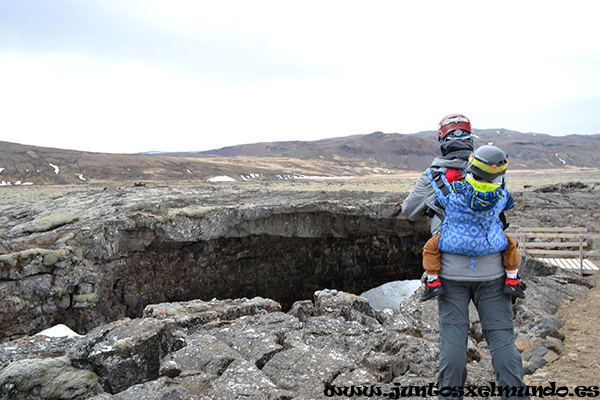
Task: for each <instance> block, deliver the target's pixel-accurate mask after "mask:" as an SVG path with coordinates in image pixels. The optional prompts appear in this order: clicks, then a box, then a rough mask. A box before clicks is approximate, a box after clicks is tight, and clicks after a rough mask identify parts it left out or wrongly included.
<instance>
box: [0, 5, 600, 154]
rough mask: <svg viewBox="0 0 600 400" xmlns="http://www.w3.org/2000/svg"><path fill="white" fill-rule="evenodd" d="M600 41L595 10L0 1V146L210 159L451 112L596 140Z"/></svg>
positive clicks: (407, 124) (410, 125)
mask: <svg viewBox="0 0 600 400" xmlns="http://www.w3.org/2000/svg"><path fill="white" fill-rule="evenodd" d="M598 38H600V24H598V22H597V2H595V1H593V0H589V1H578V0H573V1H569V2H566V1H564V0H561V1H553V0H551V1H548V0H545V1H529V0H518V1H502V2H492V1H481V0H477V1H446V0H444V1H414V0H413V1H400V0H395V1H378V0H369V1H366V0H363V1H352V0H342V1H332V0H315V1H312V0H304V1H288V0H274V1H264V0H242V1H237V0H236V1H233V0H206V1H204V0H168V1H167V0H162V1H158V0H0V140H4V141H10V142H17V143H23V144H30V145H37V146H50V147H58V148H65V149H75V150H86V151H101V152H112V153H117V152H124V153H134V152H142V151H199V150H208V149H216V148H220V147H224V146H229V145H235V144H244V143H254V142H260V141H282V140H317V139H323V138H329V137H337V136H348V135H354V134H367V133H371V132H374V131H383V132H386V133H415V132H419V131H425V130H435V129H437V124H438V122H439V120H440V119H441V118H442V117H443V116H444V115H446V114H449V113H453V112H461V113H464V114H466V115H467V116H468V117H469V118H470V119H471V122H472V124H473V127H474V128H480V129H485V128H506V129H512V130H517V131H521V132H537V133H549V134H552V135H565V134H571V133H579V134H593V133H600V44H599V42H598ZM432 140H435V139H434V138H432Z"/></svg>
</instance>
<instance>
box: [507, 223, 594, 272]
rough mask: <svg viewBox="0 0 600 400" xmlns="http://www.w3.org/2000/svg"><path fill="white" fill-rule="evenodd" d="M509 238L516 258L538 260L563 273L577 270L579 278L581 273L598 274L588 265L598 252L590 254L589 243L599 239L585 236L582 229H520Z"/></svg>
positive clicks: (586, 234)
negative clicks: (552, 265) (546, 262)
mask: <svg viewBox="0 0 600 400" xmlns="http://www.w3.org/2000/svg"><path fill="white" fill-rule="evenodd" d="M512 236H513V238H514V239H515V240H516V241H517V248H518V249H519V253H520V254H527V255H530V256H533V257H535V258H540V259H543V260H544V261H549V262H551V263H552V264H554V265H558V266H561V267H563V268H567V269H575V268H576V267H577V266H578V267H579V268H578V269H579V273H580V274H581V275H583V273H584V271H585V272H588V273H596V272H598V266H597V265H596V264H595V263H593V262H591V261H589V259H590V258H595V259H596V260H597V259H598V258H599V257H600V251H599V250H594V249H593V246H592V242H591V240H593V239H600V235H599V234H598V233H591V232H588V231H587V229H586V228H524V227H520V228H519V230H518V231H517V232H516V233H515V234H513V235H512ZM556 259H564V261H558V260H556ZM576 261H577V262H576Z"/></svg>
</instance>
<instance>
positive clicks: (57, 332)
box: [36, 324, 81, 337]
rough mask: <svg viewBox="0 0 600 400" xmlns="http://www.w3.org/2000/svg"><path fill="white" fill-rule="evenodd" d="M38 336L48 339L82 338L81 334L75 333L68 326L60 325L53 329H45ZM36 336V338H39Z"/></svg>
mask: <svg viewBox="0 0 600 400" xmlns="http://www.w3.org/2000/svg"><path fill="white" fill-rule="evenodd" d="M37 335H42V336H48V337H65V336H68V337H81V335H80V334H78V333H76V332H74V331H73V330H71V328H69V327H68V326H66V325H63V324H58V325H55V326H53V327H52V328H48V329H44V330H43V331H41V332H40V333H38V334H37ZM37 335H36V336H37Z"/></svg>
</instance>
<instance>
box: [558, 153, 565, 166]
mask: <svg viewBox="0 0 600 400" xmlns="http://www.w3.org/2000/svg"><path fill="white" fill-rule="evenodd" d="M556 158H558V161H560V162H561V163H563V165H564V164H566V163H567V162H566V161H565V160H563V159H562V158H560V157H559V156H558V153H556Z"/></svg>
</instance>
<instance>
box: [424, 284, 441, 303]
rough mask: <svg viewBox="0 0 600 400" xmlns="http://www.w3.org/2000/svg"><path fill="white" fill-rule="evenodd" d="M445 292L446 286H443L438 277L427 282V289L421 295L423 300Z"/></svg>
mask: <svg viewBox="0 0 600 400" xmlns="http://www.w3.org/2000/svg"><path fill="white" fill-rule="evenodd" d="M442 293H444V288H443V287H442V283H441V282H440V280H439V279H436V280H434V281H431V282H427V281H426V282H425V290H424V291H423V294H422V295H421V301H427V300H431V299H433V298H434V297H436V296H439V295H440V294H442Z"/></svg>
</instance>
